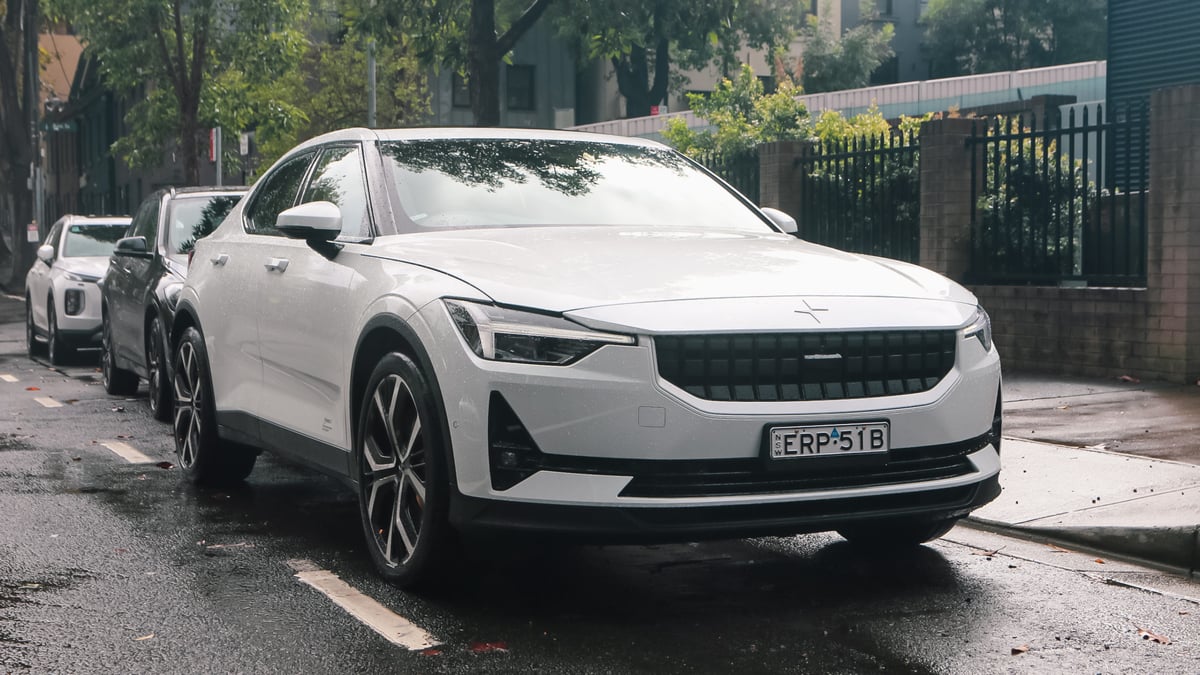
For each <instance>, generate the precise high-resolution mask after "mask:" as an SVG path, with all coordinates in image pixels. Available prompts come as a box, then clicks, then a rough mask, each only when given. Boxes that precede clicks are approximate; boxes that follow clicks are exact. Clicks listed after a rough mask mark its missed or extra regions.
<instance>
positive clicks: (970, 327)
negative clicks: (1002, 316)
mask: <svg viewBox="0 0 1200 675" xmlns="http://www.w3.org/2000/svg"><path fill="white" fill-rule="evenodd" d="M962 336H963V339H970V338H979V344H981V345H983V350H984V351H989V352H990V351H991V350H992V318H991V317H990V316H988V313H987V312H985V311H984V310H983V307H976V308H975V315H974V316H973V317H971V323H969V324H967V327H966V328H963V329H962Z"/></svg>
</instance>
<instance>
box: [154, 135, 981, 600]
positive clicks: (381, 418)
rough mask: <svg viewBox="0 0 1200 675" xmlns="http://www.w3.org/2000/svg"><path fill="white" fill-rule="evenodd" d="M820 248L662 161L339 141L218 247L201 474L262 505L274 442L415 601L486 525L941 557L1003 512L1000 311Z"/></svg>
mask: <svg viewBox="0 0 1200 675" xmlns="http://www.w3.org/2000/svg"><path fill="white" fill-rule="evenodd" d="M795 231H796V223H795V221H794V220H792V219H791V218H789V217H788V216H786V215H785V214H782V213H780V212H778V211H772V210H770V209H759V208H757V207H756V206H754V205H753V204H751V203H750V202H748V201H747V200H746V199H745V198H744V197H742V196H741V195H739V194H737V193H736V192H734V191H733V190H732V189H731V188H729V187H728V186H727V185H725V184H724V183H722V182H720V181H719V180H717V179H716V178H714V177H713V176H712V174H710V173H708V172H707V171H706V170H704V169H703V168H701V167H700V166H699V165H697V164H695V163H694V162H692V161H691V160H689V159H687V158H685V157H683V156H682V155H680V154H678V153H676V152H674V151H672V150H670V149H669V148H666V147H665V146H662V145H660V144H658V143H654V142H651V141H646V140H643V139H631V138H617V137H608V136H600V135H592V134H577V133H566V132H547V131H517V130H504V129H491V130H483V129H438V130H431V129H425V130H406V131H372V130H364V129H356V130H347V131H342V132H336V133H333V134H329V135H325V136H321V137H319V138H316V139H313V140H311V141H309V142H307V143H304V144H303V145H300V146H299V147H297V148H296V149H294V150H292V151H291V152H289V153H287V154H286V155H285V156H284V157H283V158H282V159H280V160H279V162H277V163H276V164H275V166H273V167H272V168H271V169H270V170H269V171H268V172H267V173H266V174H265V175H264V176H263V177H262V178H261V179H260V180H259V181H258V183H257V184H256V185H255V187H254V188H253V189H252V190H251V192H250V194H249V195H248V196H247V197H246V199H245V200H243V201H242V202H240V203H239V204H238V206H237V207H236V208H235V209H234V211H233V212H232V213H231V214H230V216H229V217H228V218H226V219H225V221H224V222H223V223H222V224H221V225H220V226H219V227H218V228H217V230H216V231H215V232H213V234H212V235H210V236H208V237H206V238H205V239H203V240H201V241H199V242H198V243H197V244H196V253H195V258H194V262H193V266H192V269H191V272H190V276H189V277H188V280H187V283H186V285H185V286H184V288H183V290H182V292H181V294H180V299H179V303H178V307H177V309H176V314H175V324H174V328H173V330H172V340H173V343H174V354H175V356H174V359H175V360H174V363H175V365H174V390H175V398H176V402H177V403H176V409H175V413H174V418H173V430H174V436H175V446H176V451H177V453H178V455H179V465H180V466H181V467H182V468H183V470H184V472H185V473H186V474H187V475H188V476H189V477H190V478H191V479H192V480H193V481H196V482H212V483H220V482H228V481H235V480H240V479H242V478H244V477H245V476H247V475H248V474H249V473H250V471H251V470H252V468H253V466H254V463H255V459H256V454H257V449H258V448H265V449H269V450H271V451H274V452H277V453H281V454H284V455H286V456H288V457H291V458H294V459H295V460H298V461H301V462H305V463H307V464H309V465H310V466H313V467H315V468H318V469H320V470H323V471H325V472H328V473H329V474H332V475H334V476H337V477H339V478H341V479H343V480H344V481H346V482H347V483H348V484H350V485H352V486H354V488H355V490H356V491H357V493H358V499H359V515H360V519H361V523H362V528H363V534H364V536H365V538H366V541H367V548H368V551H369V552H370V556H371V558H372V561H373V562H374V564H375V566H376V569H377V570H378V571H379V573H380V574H381V575H382V576H383V577H385V578H386V579H388V580H389V581H391V582H393V583H396V584H399V585H411V584H415V583H420V582H422V581H424V580H427V579H428V578H429V577H430V575H434V574H437V573H438V572H439V571H440V570H442V569H445V568H444V566H442V565H440V564H439V562H440V561H441V560H442V559H443V558H444V557H445V556H446V555H447V553H448V552H449V551H451V550H452V547H451V545H450V544H451V542H452V539H453V537H454V536H456V534H458V533H462V532H471V531H478V530H506V531H509V532H512V531H517V532H524V533H527V534H529V533H533V534H536V535H546V534H562V535H566V536H570V537H574V538H576V539H579V538H583V539H590V540H609V541H611V540H616V541H633V540H637V541H647V540H651V541H652V540H684V541H692V540H695V539H697V538H711V537H743V536H760V535H771V534H795V533H801V532H813V531H822V530H836V531H838V532H840V533H841V534H842V535H843V536H845V537H846V538H848V539H850V540H851V541H854V542H859V543H861V544H866V545H870V546H876V547H880V548H884V549H893V548H895V547H900V546H911V545H916V544H919V543H921V542H924V541H927V540H929V539H932V538H935V537H938V536H941V535H942V534H943V533H945V532H946V531H947V530H949V529H950V528H951V527H952V526H953V525H954V523H955V522H956V521H957V520H958V519H959V518H961V517H963V516H965V515H966V514H968V513H969V512H970V511H971V510H972V509H975V508H977V507H978V506H980V505H982V504H984V503H986V502H988V501H990V500H992V499H994V498H995V497H996V495H997V494H999V491H1000V487H999V473H1000V454H999V453H1000V439H999V423H1000V419H999V416H1000V403H999V402H1000V358H999V356H998V355H997V353H996V349H995V347H994V346H993V344H992V339H991V326H990V323H989V320H988V316H987V314H986V313H985V312H984V311H983V309H982V308H981V307H980V306H979V304H978V302H977V301H976V299H975V297H974V296H973V295H972V294H971V293H970V292H969V291H967V290H966V289H964V288H963V287H961V286H959V285H958V284H955V283H954V282H952V281H950V280H948V279H946V278H944V277H942V276H940V275H938V274H936V273H934V272H931V271H929V270H925V269H922V268H920V267H917V266H915V265H910V264H907V263H902V262H898V261H895V260H886V259H882V258H875V257H870V256H862V255H853V254H849V253H844V252H842V251H837V250H834V249H830V248H826V247H824V246H818V245H815V244H811V243H808V242H805V241H802V240H800V239H797V238H796V237H795V236H792V234H791V233H794V232H795Z"/></svg>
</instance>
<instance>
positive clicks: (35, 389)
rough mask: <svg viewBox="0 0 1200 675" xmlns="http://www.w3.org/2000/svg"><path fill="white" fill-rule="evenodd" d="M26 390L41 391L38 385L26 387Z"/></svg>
mask: <svg viewBox="0 0 1200 675" xmlns="http://www.w3.org/2000/svg"><path fill="white" fill-rule="evenodd" d="M25 391H41V389H40V388H38V387H25Z"/></svg>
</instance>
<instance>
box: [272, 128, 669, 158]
mask: <svg viewBox="0 0 1200 675" xmlns="http://www.w3.org/2000/svg"><path fill="white" fill-rule="evenodd" d="M458 139H461V140H527V141H575V142H581V143H609V144H613V145H629V146H636V147H646V148H666V147H667V146H665V145H663V144H662V143H659V142H657V141H652V140H649V139H646V138H637V137H630V136H610V135H608V134H595V133H590V132H586V131H560V130H557V129H511V128H504V127H416V128H411V129H363V128H353V129H342V130H341V131H331V132H329V133H327V134H323V135H321V136H317V137H316V138H313V139H310V140H308V141H306V142H305V143H302V144H301V145H299V146H297V147H295V148H294V149H293V150H291V151H290V152H288V153H287V154H289V155H291V154H294V153H295V152H297V151H300V150H303V149H306V148H310V147H313V146H316V145H322V144H325V143H331V142H337V141H374V140H379V141H425V140H458Z"/></svg>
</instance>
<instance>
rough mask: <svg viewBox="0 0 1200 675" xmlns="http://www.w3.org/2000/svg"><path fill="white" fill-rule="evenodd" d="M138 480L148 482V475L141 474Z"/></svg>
mask: <svg viewBox="0 0 1200 675" xmlns="http://www.w3.org/2000/svg"><path fill="white" fill-rule="evenodd" d="M137 479H138V480H148V479H147V478H146V474H144V473H143V474H141V475H139V476H138V477H137Z"/></svg>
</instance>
